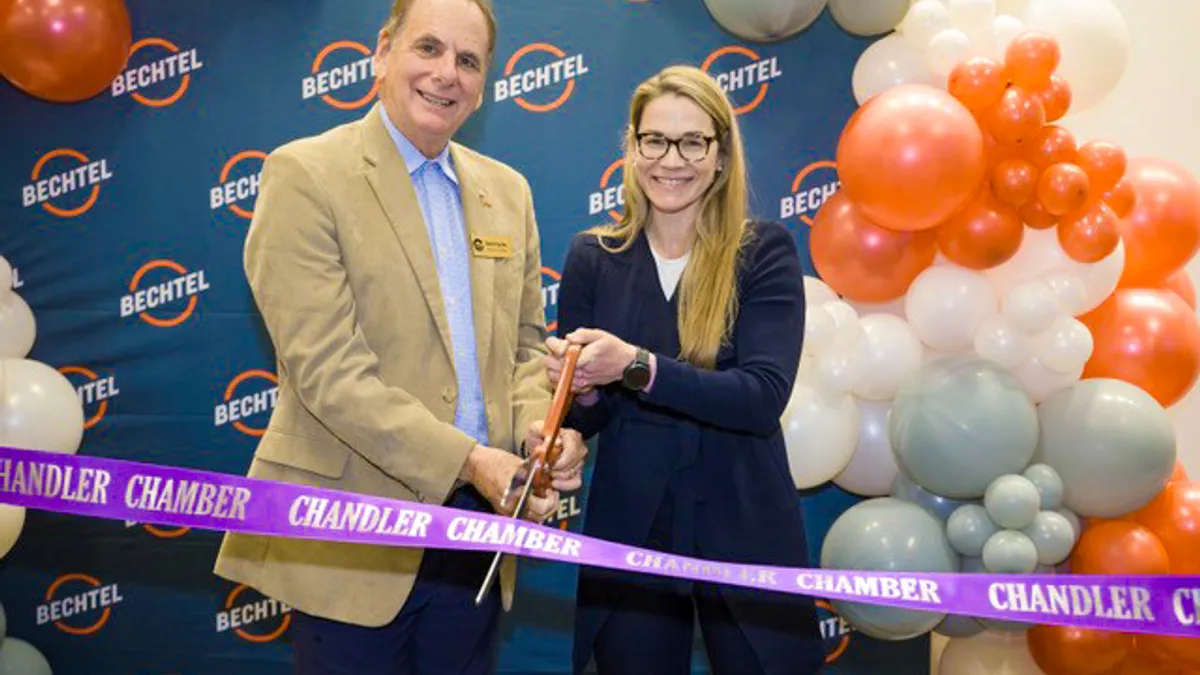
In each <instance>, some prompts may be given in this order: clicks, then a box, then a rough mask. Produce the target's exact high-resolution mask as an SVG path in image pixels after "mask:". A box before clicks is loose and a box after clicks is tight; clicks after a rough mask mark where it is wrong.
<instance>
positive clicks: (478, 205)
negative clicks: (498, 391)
mask: <svg viewBox="0 0 1200 675" xmlns="http://www.w3.org/2000/svg"><path fill="white" fill-rule="evenodd" d="M450 156H451V157H452V158H453V160H454V171H455V173H456V174H457V175H458V186H459V194H460V197H461V199H462V205H463V219H464V221H465V224H466V227H467V246H468V247H470V246H471V240H472V239H473V238H474V237H476V236H480V235H482V236H498V235H508V234H510V233H506V232H504V231H501V229H500V226H499V224H498V223H496V221H495V218H494V216H495V214H494V213H493V212H492V211H493V210H492V203H491V200H490V199H489V197H488V190H487V185H486V183H485V182H484V181H483V180H482V178H481V175H480V172H479V171H478V167H477V166H475V164H474V163H473V162H472V158H471V157H470V156H469V155H468V154H467V153H465V152H462V151H461V150H460V148H459V146H458V145H457V144H456V143H451V144H450ZM470 257H471V300H472V305H473V309H474V316H475V345H476V355H477V358H478V360H479V371H480V373H486V372H487V365H488V357H489V355H490V350H491V345H492V333H493V332H494V329H493V326H492V322H493V321H494V320H495V316H496V312H495V307H496V296H497V295H498V290H499V289H497V288H496V284H495V283H494V278H495V272H496V263H497V260H495V259H493V258H485V257H483V256H477V255H473V254H472V255H471V256H470Z"/></svg>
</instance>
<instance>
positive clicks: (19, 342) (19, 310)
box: [0, 273, 37, 359]
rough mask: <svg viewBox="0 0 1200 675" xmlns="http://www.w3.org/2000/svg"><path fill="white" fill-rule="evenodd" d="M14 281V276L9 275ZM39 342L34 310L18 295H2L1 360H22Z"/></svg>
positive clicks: (10, 292) (0, 302) (10, 293)
mask: <svg viewBox="0 0 1200 675" xmlns="http://www.w3.org/2000/svg"><path fill="white" fill-rule="evenodd" d="M8 278H9V279H12V274H11V273H10V274H9V277H8ZM36 340H37V321H35V320H34V318H33V310H31V309H29V305H28V304H27V303H26V302H25V300H24V299H22V298H21V296H20V295H18V294H17V293H13V292H12V291H9V292H7V293H0V358H5V359H21V358H25V356H27V355H28V354H29V350H31V349H33V343H34V342H35V341H36Z"/></svg>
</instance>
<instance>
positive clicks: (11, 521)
mask: <svg viewBox="0 0 1200 675" xmlns="http://www.w3.org/2000/svg"><path fill="white" fill-rule="evenodd" d="M24 528H25V507H24V506H14V505H12V504H0V558H3V557H4V556H6V555H8V552H9V551H11V550H12V547H13V546H14V545H15V544H16V543H17V539H20V538H21V530H23V529H24Z"/></svg>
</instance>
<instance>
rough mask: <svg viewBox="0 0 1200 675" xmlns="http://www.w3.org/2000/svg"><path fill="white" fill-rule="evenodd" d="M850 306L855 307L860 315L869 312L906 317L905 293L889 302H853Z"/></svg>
mask: <svg viewBox="0 0 1200 675" xmlns="http://www.w3.org/2000/svg"><path fill="white" fill-rule="evenodd" d="M850 306H851V307H853V308H854V311H856V312H858V315H859V316H866V315H868V314H891V315H892V316H898V317H900V318H901V319H903V318H904V296H903V295H902V296H900V297H898V298H896V299H895V300H888V301H887V302H851V303H850Z"/></svg>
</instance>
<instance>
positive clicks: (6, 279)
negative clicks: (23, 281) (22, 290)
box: [0, 256, 13, 295]
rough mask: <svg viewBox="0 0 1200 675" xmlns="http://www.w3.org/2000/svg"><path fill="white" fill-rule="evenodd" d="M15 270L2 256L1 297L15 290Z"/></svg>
mask: <svg viewBox="0 0 1200 675" xmlns="http://www.w3.org/2000/svg"><path fill="white" fill-rule="evenodd" d="M12 284H13V270H12V265H10V264H9V263H8V260H6V259H5V258H4V257H3V256H0V295H5V294H6V293H8V292H9V291H11V290H12V289H13V286H12Z"/></svg>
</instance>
